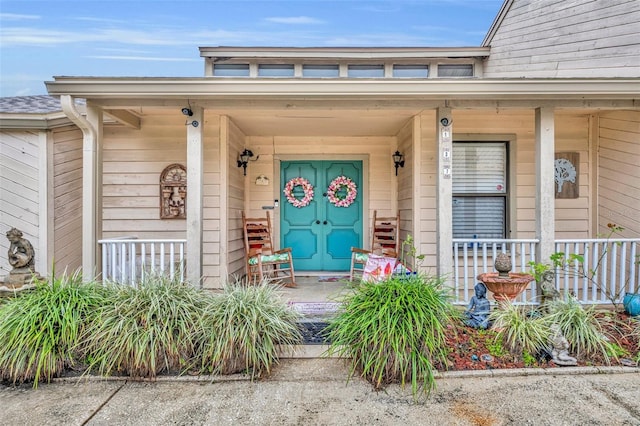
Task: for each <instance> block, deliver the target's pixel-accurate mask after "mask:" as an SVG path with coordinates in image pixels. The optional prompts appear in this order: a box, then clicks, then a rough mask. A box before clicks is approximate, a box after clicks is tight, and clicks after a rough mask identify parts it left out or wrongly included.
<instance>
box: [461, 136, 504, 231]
mask: <svg viewBox="0 0 640 426" xmlns="http://www.w3.org/2000/svg"><path fill="white" fill-rule="evenodd" d="M452 158H453V173H452V175H453V181H452V184H453V238H505V237H506V223H507V195H508V188H507V143H506V142H454V144H453V156H452Z"/></svg>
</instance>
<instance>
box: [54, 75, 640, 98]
mask: <svg viewBox="0 0 640 426" xmlns="http://www.w3.org/2000/svg"><path fill="white" fill-rule="evenodd" d="M45 84H46V87H47V90H48V92H49V94H50V95H71V96H74V97H82V98H87V99H107V98H121V99H133V98H138V99H184V98H189V99H193V100H196V99H203V100H205V99H212V98H215V99H249V98H252V99H268V98H273V99H280V98H298V99H299V98H305V99H340V100H347V99H358V100H362V99H396V100H398V99H422V100H436V99H449V100H469V99H491V100H501V99H505V100H513V99H517V100H553V99H565V100H568V99H570V100H589V99H625V100H638V99H640V79H515V80H511V79H510V80H506V79H473V80H472V79H468V80H467V79H465V80H453V79H452V80H442V79H437V80H435V79H433V80H391V79H389V80H386V79H385V80H382V79H367V80H364V79H363V80H354V79H349V80H318V79H258V78H256V79H246V78H244V79H217V78H211V77H209V78H206V77H205V78H99V77H88V78H87V77H55V81H48V82H46V83H45Z"/></svg>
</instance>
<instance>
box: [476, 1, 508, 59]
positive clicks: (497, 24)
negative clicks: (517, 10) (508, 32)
mask: <svg viewBox="0 0 640 426" xmlns="http://www.w3.org/2000/svg"><path fill="white" fill-rule="evenodd" d="M513 1H514V0H504V3H502V6H501V7H500V10H499V11H498V14H497V15H496V17H495V19H494V20H493V22H492V23H491V26H490V27H489V31H487V35H486V36H484V40H482V44H480V46H482V47H489V46H490V45H491V42H492V41H493V36H495V35H496V32H497V31H498V28H499V27H500V25H502V21H503V20H504V18H505V16H507V12H509V9H511V5H512V4H513Z"/></svg>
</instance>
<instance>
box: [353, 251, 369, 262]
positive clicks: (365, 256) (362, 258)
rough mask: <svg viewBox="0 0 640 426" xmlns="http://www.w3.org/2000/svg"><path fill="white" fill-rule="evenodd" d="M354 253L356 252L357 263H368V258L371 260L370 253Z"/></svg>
mask: <svg viewBox="0 0 640 426" xmlns="http://www.w3.org/2000/svg"><path fill="white" fill-rule="evenodd" d="M354 254H355V261H356V262H357V263H367V260H369V254H368V253H354Z"/></svg>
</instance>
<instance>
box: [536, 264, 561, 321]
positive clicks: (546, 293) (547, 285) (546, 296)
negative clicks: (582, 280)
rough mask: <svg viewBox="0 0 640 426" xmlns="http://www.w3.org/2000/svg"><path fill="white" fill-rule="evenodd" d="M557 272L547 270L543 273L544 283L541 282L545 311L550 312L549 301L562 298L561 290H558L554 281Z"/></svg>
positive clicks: (542, 303) (542, 305)
mask: <svg viewBox="0 0 640 426" xmlns="http://www.w3.org/2000/svg"><path fill="white" fill-rule="evenodd" d="M554 278H555V274H554V272H553V271H545V272H544V273H543V274H542V283H540V291H541V292H542V300H541V302H540V305H541V308H542V310H543V311H545V312H547V313H548V312H549V303H550V302H553V301H554V300H560V292H558V290H556V285H555V283H554V281H555V280H554Z"/></svg>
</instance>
